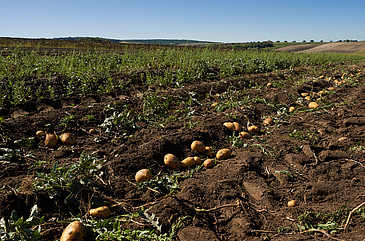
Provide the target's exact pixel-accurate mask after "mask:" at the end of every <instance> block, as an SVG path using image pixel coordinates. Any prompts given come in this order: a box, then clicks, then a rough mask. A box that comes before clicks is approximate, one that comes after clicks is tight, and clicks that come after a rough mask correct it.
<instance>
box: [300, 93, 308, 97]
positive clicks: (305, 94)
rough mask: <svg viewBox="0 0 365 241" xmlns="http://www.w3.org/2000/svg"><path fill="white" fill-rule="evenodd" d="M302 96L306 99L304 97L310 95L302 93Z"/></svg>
mask: <svg viewBox="0 0 365 241" xmlns="http://www.w3.org/2000/svg"><path fill="white" fill-rule="evenodd" d="M300 95H301V96H303V97H304V96H308V95H309V93H301V94H300Z"/></svg>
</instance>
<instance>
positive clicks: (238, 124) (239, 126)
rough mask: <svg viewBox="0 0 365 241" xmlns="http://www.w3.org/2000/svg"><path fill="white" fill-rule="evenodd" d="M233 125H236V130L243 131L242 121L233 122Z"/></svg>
mask: <svg viewBox="0 0 365 241" xmlns="http://www.w3.org/2000/svg"><path fill="white" fill-rule="evenodd" d="M233 125H234V130H235V131H238V132H240V131H242V125H241V124H240V123H238V122H233Z"/></svg>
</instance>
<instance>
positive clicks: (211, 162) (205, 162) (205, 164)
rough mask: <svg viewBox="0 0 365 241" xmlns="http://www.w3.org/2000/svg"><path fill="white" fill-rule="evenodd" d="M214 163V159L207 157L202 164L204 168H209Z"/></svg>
mask: <svg viewBox="0 0 365 241" xmlns="http://www.w3.org/2000/svg"><path fill="white" fill-rule="evenodd" d="M213 165H214V161H213V160H212V159H207V160H205V161H204V166H205V167H206V168H211V167H212V166H213Z"/></svg>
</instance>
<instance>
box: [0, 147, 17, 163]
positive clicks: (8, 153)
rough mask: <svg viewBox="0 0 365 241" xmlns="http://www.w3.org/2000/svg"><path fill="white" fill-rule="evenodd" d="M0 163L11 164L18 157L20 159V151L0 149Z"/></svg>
mask: <svg viewBox="0 0 365 241" xmlns="http://www.w3.org/2000/svg"><path fill="white" fill-rule="evenodd" d="M0 154H1V155H0V163H3V164H5V163H10V161H13V160H14V159H16V158H17V157H19V155H20V154H21V152H20V150H15V151H14V150H13V149H10V148H4V147H2V148H0Z"/></svg>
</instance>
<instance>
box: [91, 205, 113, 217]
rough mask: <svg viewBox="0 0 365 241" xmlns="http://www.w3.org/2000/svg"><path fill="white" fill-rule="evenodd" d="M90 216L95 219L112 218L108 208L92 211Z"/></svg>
mask: <svg viewBox="0 0 365 241" xmlns="http://www.w3.org/2000/svg"><path fill="white" fill-rule="evenodd" d="M89 214H90V215H91V216H93V217H94V218H107V217H109V216H110V214H111V213H110V209H109V208H108V207H107V206H102V207H98V208H94V209H90V211H89Z"/></svg>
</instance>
